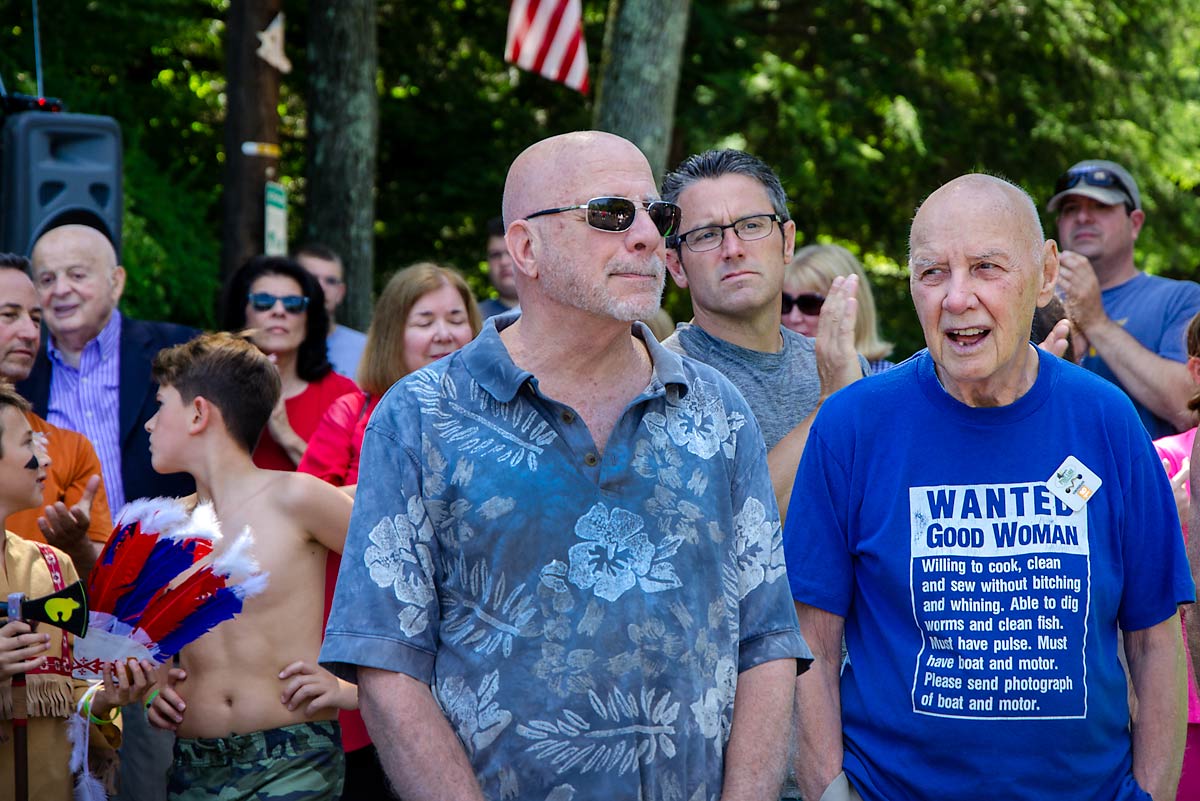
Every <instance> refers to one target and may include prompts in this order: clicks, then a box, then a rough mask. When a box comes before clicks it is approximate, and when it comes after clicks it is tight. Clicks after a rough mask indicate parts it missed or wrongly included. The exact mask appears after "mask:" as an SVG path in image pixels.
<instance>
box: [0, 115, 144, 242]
mask: <svg viewBox="0 0 1200 801" xmlns="http://www.w3.org/2000/svg"><path fill="white" fill-rule="evenodd" d="M3 149H4V154H3V167H2V168H0V169H3V172H2V173H0V250H4V251H8V252H10V253H20V254H22V255H26V256H28V255H29V252H30V251H31V250H33V244H34V242H36V241H37V239H38V237H40V236H41V235H42V234H44V233H45V232H46V231H48V230H50V229H51V228H54V227H55V226H58V225H63V224H65V223H83V224H84V225H90V226H92V227H93V228H99V229H100V230H101V231H103V232H104V233H105V234H107V235H108V238H109V239H110V240H112V243H113V247H114V248H115V249H116V251H117V257H118V260H119V259H120V254H121V211H122V198H121V127H120V126H119V125H118V124H117V121H116V120H114V119H113V118H112V117H98V116H95V115H92V114H49V113H45V112H37V111H29V112H25V113H22V114H15V115H13V116H11V117H9V118H8V120H7V122H6V123H5V125H4V134H3Z"/></svg>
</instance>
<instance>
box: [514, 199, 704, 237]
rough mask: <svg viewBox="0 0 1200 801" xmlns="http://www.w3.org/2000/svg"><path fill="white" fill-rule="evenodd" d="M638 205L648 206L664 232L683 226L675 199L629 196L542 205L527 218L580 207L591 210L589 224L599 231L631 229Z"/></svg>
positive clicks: (651, 220) (659, 227)
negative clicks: (558, 205) (638, 200)
mask: <svg viewBox="0 0 1200 801" xmlns="http://www.w3.org/2000/svg"><path fill="white" fill-rule="evenodd" d="M638 205H641V207H642V208H643V209H645V210H646V214H647V215H649V217H650V222H652V223H654V227H655V228H657V229H658V233H659V234H661V235H662V236H670V235H671V234H673V233H675V230H676V229H677V228H679V220H680V216H681V215H682V212H681V211H680V209H679V207H678V206H676V205H675V204H674V203H668V202H667V201H665V200H651V201H650V202H649V203H641V204H638V203H636V202H634V201H632V200H630V199H629V198H627V197H594V198H592V199H591V200H589V201H588V202H587V203H585V204H583V205H581V206H562V207H561V208H557V209H542V210H541V211H535V212H534V213H533V214H530V215H527V216H526V217H525V219H526V220H532V219H533V218H534V217H543V216H545V215H547V214H561V213H562V212H564V211H575V210H576V209H586V210H587V224H588V225H589V226H591V227H592V228H595V229H596V230H597V231H608V232H611V233H619V232H621V231H628V230H629V228H630V226H632V225H633V216H634V215H635V214H636V213H637V209H638Z"/></svg>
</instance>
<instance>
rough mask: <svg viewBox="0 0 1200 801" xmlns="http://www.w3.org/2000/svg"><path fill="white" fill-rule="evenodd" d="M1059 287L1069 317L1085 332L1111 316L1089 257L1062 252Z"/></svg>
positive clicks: (1059, 267) (1059, 261) (1067, 251)
mask: <svg viewBox="0 0 1200 801" xmlns="http://www.w3.org/2000/svg"><path fill="white" fill-rule="evenodd" d="M1058 288H1059V289H1060V290H1061V291H1062V299H1063V307H1064V308H1065V309H1066V310H1067V316H1068V317H1070V318H1071V321H1072V322H1073V323H1075V325H1076V326H1077V327H1078V328H1079V329H1080V330H1081V331H1083V332H1084V333H1085V334H1086V333H1087V330H1088V328H1090V327H1091V326H1093V325H1095V324H1096V323H1099V322H1102V321H1104V320H1105V319H1107V315H1106V314H1105V313H1104V303H1103V302H1102V301H1101V299H1100V281H1099V279H1097V278H1096V271H1095V270H1094V269H1093V268H1092V262H1091V261H1090V260H1089V259H1088V257H1087V256H1084V255H1082V254H1079V253H1076V252H1075V251H1073V250H1064V251H1063V252H1062V253H1060V254H1059V255H1058Z"/></svg>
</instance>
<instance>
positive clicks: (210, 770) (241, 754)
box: [167, 720, 346, 801]
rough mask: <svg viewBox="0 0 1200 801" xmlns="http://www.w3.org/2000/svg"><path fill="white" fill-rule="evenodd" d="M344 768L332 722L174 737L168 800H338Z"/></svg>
mask: <svg viewBox="0 0 1200 801" xmlns="http://www.w3.org/2000/svg"><path fill="white" fill-rule="evenodd" d="M345 769H346V759H345V754H343V753H342V733H341V730H340V729H339V728H338V725H337V722H336V721H332V720H323V721H315V722H312V723H298V724H296V725H294V726H284V727H283V728H280V729H270V730H268V731H256V732H252V733H250V734H235V735H233V736H232V737H221V738H218V739H209V738H195V739H179V740H176V741H175V758H174V763H173V764H172V765H171V773H170V776H169V778H168V783H167V798H168V799H170V801H240V800H241V799H272V798H277V799H287V801H318V799H337V798H339V797H340V796H341V794H342V778H343V776H344V774H345Z"/></svg>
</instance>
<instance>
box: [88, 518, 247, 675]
mask: <svg viewBox="0 0 1200 801" xmlns="http://www.w3.org/2000/svg"><path fill="white" fill-rule="evenodd" d="M219 545H220V546H222V547H218V546H219ZM252 546H253V542H252V539H251V536H250V531H249V529H247V530H245V531H243V532H242V533H241V534H239V535H238V536H237V537H235V538H234V539H233V540H232V541H230V542H228V543H221V528H220V525H219V524H218V522H217V518H216V515H215V514H214V513H213V508H212V505H211V504H208V503H202V504H199V505H198V506H196V508H195V510H194V511H193V512H192V513H191V514H189V513H188V512H187V510H186V509H185V508H184V507H183V505H182V504H181V503H180V502H179V501H177V500H175V499H172V498H150V499H146V500H141V501H135V502H133V503H131V504H129V505H128V506H126V507H125V509H124V510H123V511H122V512H121V515H120V517H119V519H118V520H117V524H116V526H115V527H114V528H113V533H112V536H111V537H110V538H109V540H108V544H107V545H105V546H104V550H103V551H102V552H101V554H100V558H99V559H97V560H96V565H95V567H93V568H92V572H91V575H90V576H89V577H88V605H89V609H90V621H89V625H88V633H87V636H86V637H83V638H79V639H76V641H75V665H74V667H75V671H74V672H75V675H76V676H77V677H81V678H89V677H97V676H100V675H101V673H100V670H101V666H102V665H103V664H104V663H105V662H120V661H124V660H126V659H131V658H133V659H149V660H152V661H154V662H157V663H159V664H162V663H164V662H166V661H167V660H168V659H170V658H171V657H172V656H174V655H175V654H177V653H179V651H180V649H182V648H183V647H184V646H185V645H187V644H188V643H190V642H192V641H193V640H195V639H196V638H198V637H200V636H201V635H202V634H204V633H205V632H207V631H209V630H210V629H212V628H213V627H214V626H216V625H217V624H218V623H221V622H223V621H225V620H229V619H230V618H232V617H233V616H234V615H236V614H238V613H239V612H241V611H242V602H243V601H244V600H245V599H246V598H249V597H251V596H254V595H257V594H258V593H259V592H262V590H263V588H264V587H266V580H267V576H266V574H265V573H262V572H261V571H260V570H259V567H258V563H257V562H255V560H254V558H253V556H251V554H250V550H251V548H252ZM214 550H219V553H216V554H214Z"/></svg>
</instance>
